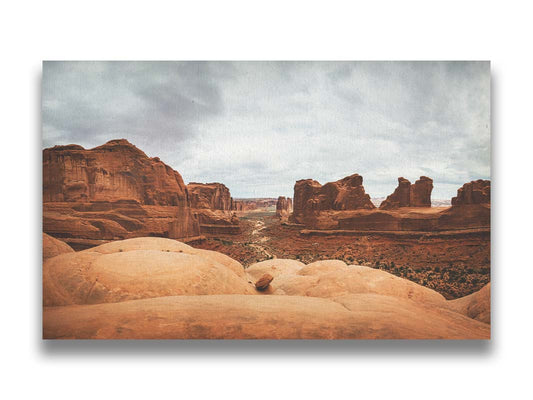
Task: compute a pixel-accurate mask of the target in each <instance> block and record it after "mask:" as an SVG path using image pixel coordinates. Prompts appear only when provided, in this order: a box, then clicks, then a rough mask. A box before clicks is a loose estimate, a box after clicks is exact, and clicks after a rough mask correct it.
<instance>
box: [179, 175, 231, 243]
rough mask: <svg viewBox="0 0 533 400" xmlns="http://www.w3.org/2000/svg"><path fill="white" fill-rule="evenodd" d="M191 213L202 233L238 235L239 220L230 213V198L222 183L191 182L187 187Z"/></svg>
mask: <svg viewBox="0 0 533 400" xmlns="http://www.w3.org/2000/svg"><path fill="white" fill-rule="evenodd" d="M187 189H188V190H189V197H190V199H191V205H192V208H193V213H194V214H195V215H196V216H197V218H198V221H199V223H200V230H201V231H202V233H208V234H237V233H240V231H241V230H240V227H239V219H238V218H237V216H236V215H235V214H234V213H233V212H232V211H231V209H232V201H233V199H232V197H231V195H230V191H229V189H228V188H227V187H226V186H225V185H223V184H222V183H198V182H191V183H189V184H188V185H187Z"/></svg>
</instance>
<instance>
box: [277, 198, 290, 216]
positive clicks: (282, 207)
mask: <svg viewBox="0 0 533 400" xmlns="http://www.w3.org/2000/svg"><path fill="white" fill-rule="evenodd" d="M291 212H292V199H291V198H290V197H285V196H279V197H278V201H277V203H276V215H277V216H278V217H280V218H287V217H288V216H289V215H290V213H291Z"/></svg>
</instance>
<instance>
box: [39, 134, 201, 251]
mask: <svg viewBox="0 0 533 400" xmlns="http://www.w3.org/2000/svg"><path fill="white" fill-rule="evenodd" d="M43 225H44V231H45V232H46V233H49V234H50V235H53V236H56V237H61V238H62V239H64V240H65V241H66V242H68V243H71V242H72V243H75V242H77V243H78V244H79V245H80V246H82V247H83V246H85V247H87V246H89V245H92V244H94V243H91V241H98V240H116V239H125V238H129V237H136V236H165V237H170V238H176V239H178V238H189V237H194V236H198V235H199V234H200V227H199V224H198V220H197V218H196V217H195V216H194V215H193V214H192V212H191V206H190V201H189V194H188V191H187V187H186V185H185V183H184V182H183V179H182V177H181V175H180V174H179V173H178V172H177V171H175V170H173V169H172V168H171V167H169V166H168V165H166V164H165V163H163V162H162V161H161V160H160V159H159V158H157V157H154V158H149V157H148V156H147V155H146V154H145V153H144V152H142V151H141V150H139V149H138V148H137V147H135V146H134V145H132V144H131V143H129V142H128V141H127V140H125V139H119V140H111V141H109V142H107V143H106V144H104V145H102V146H98V147H95V148H93V149H84V148H83V147H81V146H78V145H67V146H54V147H52V148H48V149H45V150H43ZM71 239H75V240H74V241H71ZM84 239H87V240H88V241H87V242H85V243H84V244H83V243H82V242H83V240H84ZM72 243H71V244H72ZM80 243H81V244H80Z"/></svg>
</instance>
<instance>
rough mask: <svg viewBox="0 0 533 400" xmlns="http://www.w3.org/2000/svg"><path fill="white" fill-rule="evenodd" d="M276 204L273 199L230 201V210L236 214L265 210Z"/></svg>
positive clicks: (275, 200)
mask: <svg viewBox="0 0 533 400" xmlns="http://www.w3.org/2000/svg"><path fill="white" fill-rule="evenodd" d="M276 204H277V199H274V198H250V199H232V203H231V209H232V210H233V211H238V212H245V211H254V210H265V209H269V208H271V207H274V206H276Z"/></svg>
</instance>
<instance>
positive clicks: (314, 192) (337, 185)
mask: <svg viewBox="0 0 533 400" xmlns="http://www.w3.org/2000/svg"><path fill="white" fill-rule="evenodd" d="M374 208H376V207H375V206H374V204H373V203H372V201H371V200H370V196H369V195H368V194H366V193H365V188H364V187H363V177H362V176H361V175H359V174H353V175H350V176H347V177H346V178H343V179H341V180H338V181H336V182H329V183H326V184H325V185H324V186H322V185H321V184H320V183H318V182H317V181H315V180H313V179H303V180H299V181H297V182H296V184H295V185H294V212H293V218H294V219H295V220H296V221H297V222H300V220H301V219H305V217H306V216H308V215H309V214H312V213H314V212H319V211H327V210H337V211H343V210H358V209H367V210H372V209H374Z"/></svg>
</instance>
